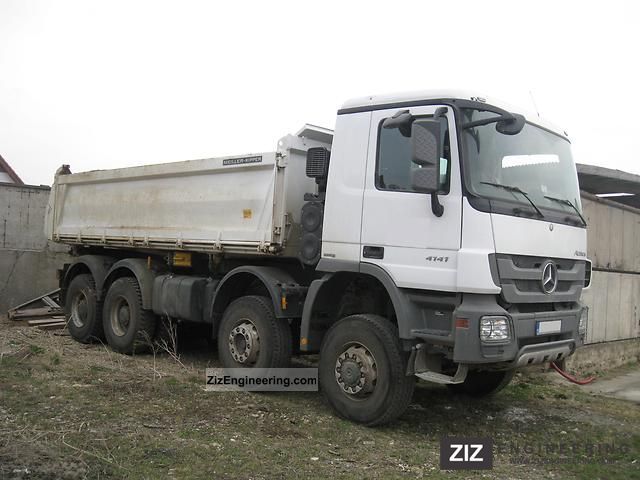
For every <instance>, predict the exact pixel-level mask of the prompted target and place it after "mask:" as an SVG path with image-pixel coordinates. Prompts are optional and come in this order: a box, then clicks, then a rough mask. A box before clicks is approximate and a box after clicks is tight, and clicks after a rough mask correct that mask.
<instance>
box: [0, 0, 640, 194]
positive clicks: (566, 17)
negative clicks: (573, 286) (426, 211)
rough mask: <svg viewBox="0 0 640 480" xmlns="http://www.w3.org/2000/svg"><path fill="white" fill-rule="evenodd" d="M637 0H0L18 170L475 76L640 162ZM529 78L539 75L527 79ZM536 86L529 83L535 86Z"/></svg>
mask: <svg viewBox="0 0 640 480" xmlns="http://www.w3.org/2000/svg"><path fill="white" fill-rule="evenodd" d="M639 13H640V8H639V7H638V6H637V3H636V2H631V1H630V2H616V1H611V0H609V1H607V2H598V3H597V4H590V3H589V2H559V1H554V2H544V1H540V0H536V1H535V2H526V4H525V3H523V2H514V1H508V2H488V1H473V2H462V1H456V2H427V1H419V2H403V1H400V0H396V1H386V2H374V1H371V0H369V1H362V2H359V1H344V0H343V1H340V2H331V1H326V0H325V1H315V2H304V1H300V0H298V1H293V2H277V1H269V2H267V1H261V2H240V1H237V2H216V1H207V2H196V1H175V2H161V1H157V0H154V1H123V2H118V1H113V0H110V1H101V2H97V1H87V0H85V1H62V0H61V1H28V0H0V154H1V155H2V156H3V157H4V158H5V159H6V160H7V161H8V162H9V163H10V164H11V165H12V166H13V168H14V169H15V170H16V172H17V173H18V174H19V175H20V176H21V177H22V179H23V180H24V181H25V182H27V183H31V184H50V183H51V182H52V179H53V174H54V172H55V170H56V168H57V167H58V166H60V165H61V164H63V163H67V164H70V165H71V169H72V171H74V172H78V171H83V170H92V169H104V168H115V167H122V166H129V165H137V164H144V163H159V162H166V161H174V160H186V159H191V158H203V157H210V156H218V155H225V154H241V153H248V152H255V151H270V150H274V149H275V146H276V141H277V140H278V139H279V138H280V137H281V136H283V135H285V134H287V133H294V132H295V131H297V130H298V129H299V128H300V127H301V126H302V125H303V124H304V123H305V122H308V123H314V124H318V125H322V126H326V127H330V128H333V125H334V122H335V112H336V110H337V108H338V107H339V106H340V104H341V103H342V102H343V101H344V100H346V99H348V98H350V97H354V96H363V95H367V94H371V93H385V92H396V91H405V90H421V89H431V88H465V89H472V90H477V91H480V92H481V93H485V94H486V95H489V96H496V97H499V98H502V99H504V100H506V101H508V102H510V103H513V104H516V105H522V106H523V107H524V108H526V109H532V108H533V104H532V98H531V97H532V95H533V97H534V98H535V103H536V104H537V108H538V110H539V111H540V113H541V115H542V116H543V117H545V118H547V119H549V120H551V121H552V122H554V123H556V124H558V125H560V126H562V127H563V128H565V129H566V130H567V132H568V133H569V135H570V137H571V139H572V142H573V145H574V157H575V159H576V161H577V162H580V163H588V164H594V165H602V166H607V167H611V168H618V169H622V170H627V171H630V172H634V173H639V174H640V129H639V127H638V114H639V113H640V101H639V100H638V95H639V94H640V92H639V91H638V90H639V88H640V73H639V67H638V62H639V60H638V59H639V58H640V52H639V50H640V48H639V47H640V24H639V23H638V20H639V19H640V16H639V15H638V14H639ZM530 92H531V93H530ZM531 94H532V95H531Z"/></svg>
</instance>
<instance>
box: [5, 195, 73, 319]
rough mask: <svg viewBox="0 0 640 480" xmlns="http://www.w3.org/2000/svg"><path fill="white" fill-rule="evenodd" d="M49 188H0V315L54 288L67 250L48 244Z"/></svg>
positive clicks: (66, 259) (65, 259) (66, 256)
mask: <svg viewBox="0 0 640 480" xmlns="http://www.w3.org/2000/svg"><path fill="white" fill-rule="evenodd" d="M49 192H50V189H49V187H37V186H28V185H12V184H0V314H3V313H5V312H6V311H7V310H8V309H9V308H11V307H13V306H15V305H17V304H20V303H23V302H25V301H27V300H30V299H31V298H34V297H37V296H39V295H42V294H44V293H46V292H48V291H51V290H54V289H55V288H57V286H58V282H57V279H56V269H58V268H60V267H61V266H62V265H63V264H64V263H65V262H68V261H69V257H68V255H67V253H66V252H67V251H68V247H65V246H63V245H58V244H55V243H51V242H48V241H47V239H46V238H45V235H44V216H45V212H46V208H47V201H48V199H49Z"/></svg>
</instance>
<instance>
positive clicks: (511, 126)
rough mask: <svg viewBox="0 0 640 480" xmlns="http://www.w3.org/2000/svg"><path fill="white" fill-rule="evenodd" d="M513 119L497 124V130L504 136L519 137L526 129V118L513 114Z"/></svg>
mask: <svg viewBox="0 0 640 480" xmlns="http://www.w3.org/2000/svg"><path fill="white" fill-rule="evenodd" d="M512 115H513V118H509V119H507V120H500V121H499V122H497V123H496V130H497V131H498V132H500V133H502V134H503V135H517V134H519V133H520V132H521V131H522V129H523V128H524V124H525V123H526V120H525V118H524V117H523V116H522V115H520V114H517V113H513V114H512Z"/></svg>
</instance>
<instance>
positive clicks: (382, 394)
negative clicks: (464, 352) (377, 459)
mask: <svg viewBox="0 0 640 480" xmlns="http://www.w3.org/2000/svg"><path fill="white" fill-rule="evenodd" d="M406 362H407V355H406V354H405V353H404V352H403V350H402V347H401V345H400V340H399V338H398V330H397V328H396V326H395V325H393V324H391V323H390V322H389V321H388V320H387V319H386V318H384V317H380V316H378V315H369V314H359V315H352V316H349V317H346V318H344V319H343V320H340V321H339V322H337V323H335V324H334V325H333V326H332V327H331V328H330V329H329V331H328V332H327V334H326V335H325V338H324V341H323V343H322V351H321V353H320V366H319V376H320V386H321V387H322V391H323V394H324V395H325V397H326V399H327V401H328V402H329V404H330V405H331V407H332V408H333V409H334V410H335V412H336V413H337V414H338V415H340V416H341V417H343V418H346V419H348V420H351V421H354V422H358V423H363V424H365V425H368V426H374V425H381V424H384V423H389V422H391V421H393V420H395V419H396V418H397V417H399V416H400V415H402V413H403V412H404V411H405V410H406V408H407V407H408V406H409V403H410V402H411V397H412V396H413V390H414V387H415V377H413V376H406V375H405V368H406Z"/></svg>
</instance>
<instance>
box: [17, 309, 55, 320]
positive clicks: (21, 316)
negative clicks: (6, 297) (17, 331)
mask: <svg viewBox="0 0 640 480" xmlns="http://www.w3.org/2000/svg"><path fill="white" fill-rule="evenodd" d="M60 313H61V312H60V310H57V309H53V308H49V307H44V308H31V309H29V310H22V311H18V312H13V313H12V315H11V316H10V317H9V318H11V320H26V319H29V318H42V317H52V316H54V315H60Z"/></svg>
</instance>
